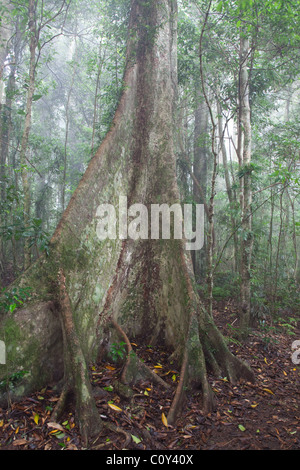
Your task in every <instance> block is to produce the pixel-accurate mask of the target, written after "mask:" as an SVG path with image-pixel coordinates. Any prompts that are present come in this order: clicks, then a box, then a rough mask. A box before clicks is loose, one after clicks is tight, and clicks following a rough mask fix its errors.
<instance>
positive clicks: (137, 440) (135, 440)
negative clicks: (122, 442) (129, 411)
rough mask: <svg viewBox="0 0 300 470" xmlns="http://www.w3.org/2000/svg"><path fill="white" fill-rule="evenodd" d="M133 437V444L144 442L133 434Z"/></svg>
mask: <svg viewBox="0 0 300 470" xmlns="http://www.w3.org/2000/svg"><path fill="white" fill-rule="evenodd" d="M131 437H132V440H133V442H135V443H136V444H140V442H142V441H141V439H139V438H138V437H136V436H134V435H133V434H131Z"/></svg>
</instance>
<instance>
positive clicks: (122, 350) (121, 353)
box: [109, 341, 126, 362]
mask: <svg viewBox="0 0 300 470" xmlns="http://www.w3.org/2000/svg"><path fill="white" fill-rule="evenodd" d="M109 356H110V357H111V358H112V360H113V362H118V361H119V360H122V359H124V357H125V356H126V343H124V342H123V341H121V342H120V343H113V344H112V345H111V347H110V351H109Z"/></svg>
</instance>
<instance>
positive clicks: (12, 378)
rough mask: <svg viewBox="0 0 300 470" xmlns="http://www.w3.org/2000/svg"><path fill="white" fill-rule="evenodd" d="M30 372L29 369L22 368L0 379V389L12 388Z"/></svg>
mask: <svg viewBox="0 0 300 470" xmlns="http://www.w3.org/2000/svg"><path fill="white" fill-rule="evenodd" d="M28 373H29V372H28V371H25V370H21V371H19V372H14V373H13V374H10V375H9V376H8V377H5V378H4V379H3V380H1V381H0V391H6V390H7V389H8V388H9V389H10V390H12V389H13V388H14V387H15V386H16V385H17V384H18V383H19V382H20V381H21V380H22V379H23V377H25V376H26V375H27V374H28Z"/></svg>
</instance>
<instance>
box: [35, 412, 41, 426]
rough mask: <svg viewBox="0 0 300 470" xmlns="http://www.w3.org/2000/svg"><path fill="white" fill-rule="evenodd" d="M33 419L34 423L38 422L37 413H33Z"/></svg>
mask: <svg viewBox="0 0 300 470" xmlns="http://www.w3.org/2000/svg"><path fill="white" fill-rule="evenodd" d="M33 419H34V422H35V424H39V419H40V417H39V415H38V414H37V413H36V414H35V415H34V417H33Z"/></svg>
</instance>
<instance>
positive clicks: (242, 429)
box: [239, 424, 246, 432]
mask: <svg viewBox="0 0 300 470" xmlns="http://www.w3.org/2000/svg"><path fill="white" fill-rule="evenodd" d="M239 430H240V431H242V432H244V431H246V428H244V426H243V425H242V424H239Z"/></svg>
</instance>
